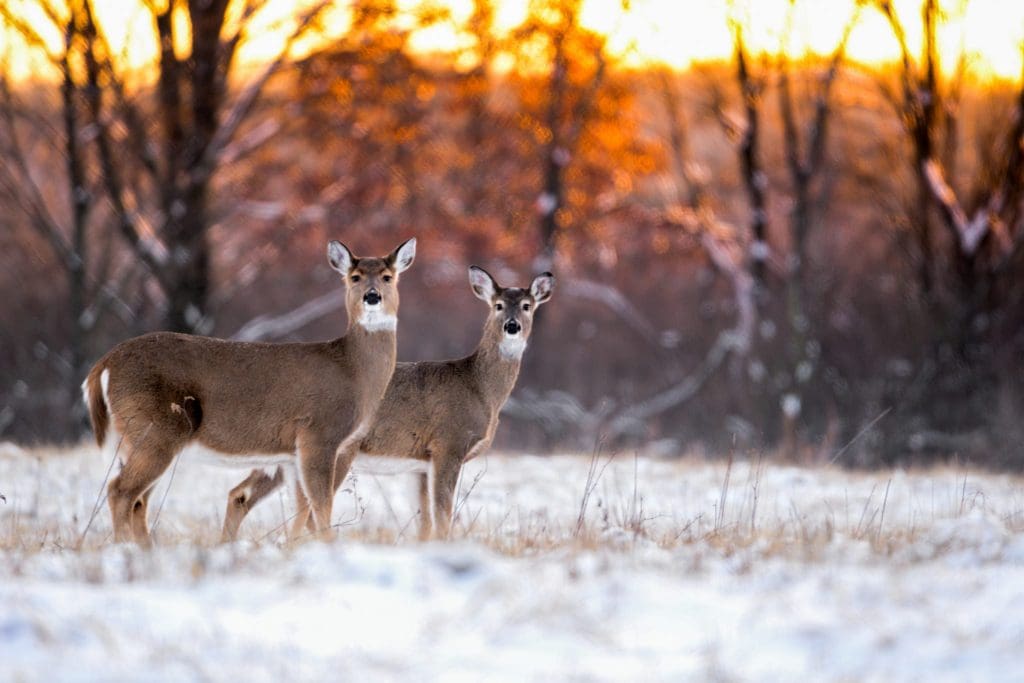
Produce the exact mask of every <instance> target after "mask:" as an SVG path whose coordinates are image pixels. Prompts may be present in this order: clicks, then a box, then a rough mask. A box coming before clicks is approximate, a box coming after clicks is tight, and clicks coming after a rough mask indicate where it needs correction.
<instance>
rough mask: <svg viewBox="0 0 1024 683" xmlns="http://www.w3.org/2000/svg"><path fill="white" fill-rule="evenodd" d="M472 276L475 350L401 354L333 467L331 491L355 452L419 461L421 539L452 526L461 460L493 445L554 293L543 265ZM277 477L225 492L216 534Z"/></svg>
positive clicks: (234, 523) (261, 476)
mask: <svg viewBox="0 0 1024 683" xmlns="http://www.w3.org/2000/svg"><path fill="white" fill-rule="evenodd" d="M469 281H470V285H471V286H472V288H473V293H474V294H476V296H477V297H479V298H480V299H483V300H484V301H485V302H487V305H488V307H489V309H490V313H489V314H488V316H487V322H486V323H485V324H484V333H483V337H482V338H481V340H480V343H479V345H478V346H477V348H476V350H475V351H474V352H473V353H472V354H471V355H469V356H466V357H465V358H460V359H458V360H448V361H420V362H415V363H398V364H397V365H396V366H395V373H394V375H393V376H392V377H391V383H390V384H389V385H388V388H387V392H386V393H385V395H384V400H383V401H382V402H381V404H380V407H379V408H378V410H377V414H376V417H375V418H374V420H373V422H372V425H371V427H370V429H369V432H368V433H367V434H366V435H365V436H364V437H363V438H362V440H361V441H355V440H353V441H350V442H347V443H346V445H345V447H344V448H341V449H339V450H338V461H337V464H336V466H335V469H334V489H333V490H335V491H336V490H337V489H338V488H339V487H340V486H341V484H342V482H343V481H344V479H345V476H346V474H347V473H348V470H349V467H350V466H351V465H352V464H353V461H354V460H356V457H357V456H358V458H359V461H360V463H362V462H364V461H365V462H366V467H367V469H371V470H372V469H373V462H374V459H378V458H410V459H413V460H415V461H418V462H417V464H418V465H419V466H418V467H416V468H415V469H418V470H419V471H420V474H419V497H420V538H421V539H423V540H426V539H428V538H430V537H431V535H432V533H434V528H436V530H437V531H436V533H437V535H438V536H440V537H447V535H448V533H449V532H450V529H451V522H452V506H453V503H454V498H455V487H456V484H457V483H458V480H459V473H460V472H461V470H462V465H463V464H464V463H465V462H466V461H468V460H471V459H472V458H474V457H476V456H477V455H479V454H480V453H482V452H483V451H484V450H486V449H487V447H488V446H490V444H491V441H492V439H493V438H494V433H495V431H496V430H497V427H498V413H500V412H501V408H502V406H503V405H504V404H505V401H506V400H507V399H508V396H509V394H510V393H511V392H512V388H513V387H514V386H515V383H516V379H517V378H518V376H519V366H520V363H521V361H522V357H523V352H524V351H525V350H526V342H527V340H528V339H529V337H530V331H531V329H532V327H533V314H534V311H535V310H536V308H537V306H539V305H541V304H542V303H544V302H546V301H547V300H548V299H550V298H551V293H552V291H553V289H554V286H555V277H554V276H553V275H552V274H551V273H544V274H542V275H539V276H538V277H537V278H535V279H534V281H533V283H532V285H531V286H530V288H529V289H520V288H517V287H508V288H502V287H500V286H498V284H497V282H495V281H494V278H492V277H491V276H490V275H489V274H488V273H487V271H485V270H483V269H482V268H478V267H476V266H472V267H471V268H470V269H469ZM282 483H283V477H282V475H281V472H280V471H279V472H277V473H276V474H275V475H274V476H270V475H269V474H267V473H266V472H264V471H253V472H252V474H250V475H249V477H248V478H247V479H246V480H245V481H243V482H242V483H241V484H239V485H238V486H236V487H235V488H234V489H233V490H232V491H231V494H230V495H229V497H228V505H227V513H226V514H225V517H224V530H223V534H222V540H224V541H228V540H233V539H234V538H235V537H236V536H237V534H238V527H239V525H241V523H242V520H243V519H244V518H245V515H246V513H248V511H249V510H250V509H251V508H252V506H254V505H255V504H256V503H257V502H259V500H260V499H262V498H263V497H265V496H267V495H269V494H270V493H271V492H272V491H274V490H276V489H277V487H278V486H280V485H281V484H282ZM431 489H432V490H433V496H432V498H433V500H432V501H431ZM253 491H255V492H257V493H256V494H255V495H253V494H251V492H253ZM296 499H297V503H298V513H297V514H296V517H295V520H294V522H293V526H292V535H293V536H294V535H296V534H298V533H299V532H300V531H301V530H302V527H303V526H304V525H306V524H307V521H308V520H309V512H310V507H309V499H308V497H307V496H305V492H304V491H303V490H302V489H300V488H298V487H296ZM431 502H433V518H434V521H433V524H432V521H431V512H430V509H431ZM313 511H314V513H315V506H314V508H313ZM314 520H315V515H314Z"/></svg>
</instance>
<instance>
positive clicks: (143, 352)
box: [82, 238, 416, 546]
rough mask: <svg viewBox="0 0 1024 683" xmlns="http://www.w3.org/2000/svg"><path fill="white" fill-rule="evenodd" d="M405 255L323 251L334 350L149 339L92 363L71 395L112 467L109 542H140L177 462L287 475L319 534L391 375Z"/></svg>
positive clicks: (334, 245)
mask: <svg viewBox="0 0 1024 683" xmlns="http://www.w3.org/2000/svg"><path fill="white" fill-rule="evenodd" d="M415 255H416V240H415V238H414V239H410V240H408V241H406V242H405V243H403V244H402V245H401V246H399V247H398V248H397V249H395V251H393V252H392V253H391V254H389V255H388V256H385V257H381V258H358V257H355V256H353V255H352V253H351V252H350V251H349V250H348V248H347V247H345V246H344V245H343V244H341V243H340V242H337V241H332V242H330V243H329V244H328V245H327V256H328V260H329V262H330V264H331V267H332V268H334V270H336V271H338V272H339V273H341V275H342V278H343V280H344V282H345V285H346V294H345V308H346V310H347V311H348V320H349V327H348V331H347V333H346V334H345V335H344V336H342V337H340V338H338V339H335V340H333V341H328V342H319V343H286V344H268V343H252V342H235V341H224V340H220V339H211V338H209V337H198V336H192V335H187V334H175V333H170V332H156V333H152V334H147V335H143V336H141V337H136V338H134V339H129V340H128V341H125V342H122V343H121V344H118V345H117V346H115V347H114V348H113V349H112V350H111V351H110V352H109V353H107V355H105V356H104V357H103V358H101V359H100V360H99V361H98V362H97V363H96V365H95V366H93V368H92V370H91V371H90V372H89V375H88V377H87V378H86V381H85V383H84V384H83V385H82V389H83V392H84V394H85V399H86V403H87V404H88V406H89V413H90V417H91V419H92V425H93V431H94V432H95V434H96V441H97V442H98V443H99V445H100V446H101V447H102V448H103V450H104V452H105V453H107V454H108V457H110V458H111V459H112V458H113V455H114V453H116V454H117V455H118V457H119V458H120V460H121V471H120V473H119V474H118V476H116V477H115V478H114V479H113V480H112V481H111V482H110V485H109V486H108V488H107V495H108V502H109V504H110V513H111V516H112V517H113V524H114V539H115V540H116V541H126V540H129V538H130V537H132V536H133V537H134V539H135V541H136V542H138V543H139V544H140V545H144V546H148V545H150V543H151V540H150V534H149V526H148V523H147V520H146V514H147V505H148V501H149V496H150V494H151V493H152V491H153V488H154V485H155V484H156V482H157V480H158V479H159V478H160V476H161V475H162V474H163V473H164V472H165V471H166V470H167V468H168V467H169V466H170V464H171V462H172V461H173V460H174V458H175V457H176V456H178V455H179V454H181V453H184V454H185V456H186V457H188V456H191V455H198V456H201V457H205V458H211V457H212V458H213V459H215V461H217V462H218V463H219V464H226V465H231V466H236V467H253V466H256V467H273V466H275V465H276V466H277V467H278V469H277V472H276V474H275V476H276V477H278V478H281V479H283V478H284V477H285V476H287V475H297V476H295V477H294V478H295V479H296V480H297V487H298V488H299V489H300V490H301V491H302V493H303V495H304V496H305V497H306V499H308V500H309V502H310V505H311V507H312V510H313V525H314V527H315V528H316V530H318V531H320V532H326V531H327V530H328V529H329V528H330V518H331V505H332V501H333V498H334V464H335V461H336V460H337V455H338V453H339V452H343V451H347V449H348V444H350V443H352V442H358V441H359V440H360V439H362V437H363V436H364V435H365V433H366V430H367V428H368V427H369V424H370V420H371V418H372V416H373V413H374V412H375V411H376V409H377V406H378V405H379V404H380V402H381V399H382V398H383V396H384V391H385V390H386V388H387V385H388V381H389V380H390V379H391V374H392V372H393V371H394V368H395V355H396V340H395V329H396V325H397V314H398V275H399V273H401V272H402V271H404V270H405V269H406V268H408V267H409V266H410V265H411V264H412V261H413V258H414V257H415ZM255 493H257V492H256V491H253V492H252V494H255ZM244 494H245V492H242V495H244ZM237 495H240V494H238V493H236V496H237Z"/></svg>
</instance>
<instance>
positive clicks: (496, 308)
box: [494, 304, 505, 311]
mask: <svg viewBox="0 0 1024 683" xmlns="http://www.w3.org/2000/svg"><path fill="white" fill-rule="evenodd" d="M494 308H495V310H498V311H504V310H505V306H504V305H503V304H494Z"/></svg>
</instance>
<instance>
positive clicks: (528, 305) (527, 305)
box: [523, 301, 530, 311]
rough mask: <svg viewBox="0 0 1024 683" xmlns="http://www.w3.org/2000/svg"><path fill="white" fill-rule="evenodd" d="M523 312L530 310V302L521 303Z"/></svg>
mask: <svg viewBox="0 0 1024 683" xmlns="http://www.w3.org/2000/svg"><path fill="white" fill-rule="evenodd" d="M523 310H524V311H528V310H530V302H528V301H527V302H525V303H523Z"/></svg>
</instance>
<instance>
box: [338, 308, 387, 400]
mask: <svg viewBox="0 0 1024 683" xmlns="http://www.w3.org/2000/svg"><path fill="white" fill-rule="evenodd" d="M337 342H338V343H339V344H340V345H341V347H342V348H343V354H344V357H345V360H346V362H347V363H348V364H349V365H350V366H351V367H352V368H354V369H356V371H357V373H356V374H357V376H358V377H360V378H364V381H365V383H366V386H365V395H366V396H368V397H374V396H376V397H377V398H376V400H379V399H380V398H382V397H383V396H384V391H385V389H386V388H387V385H388V382H389V381H390V380H391V374H392V373H393V372H394V370H395V359H396V357H397V355H398V336H397V334H396V333H395V330H394V329H388V328H385V329H380V328H377V329H375V328H373V327H367V326H364V325H361V324H359V323H358V322H357V323H355V324H353V325H350V326H349V329H348V332H347V333H346V334H345V336H344V337H342V338H341V339H339V340H337Z"/></svg>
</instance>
